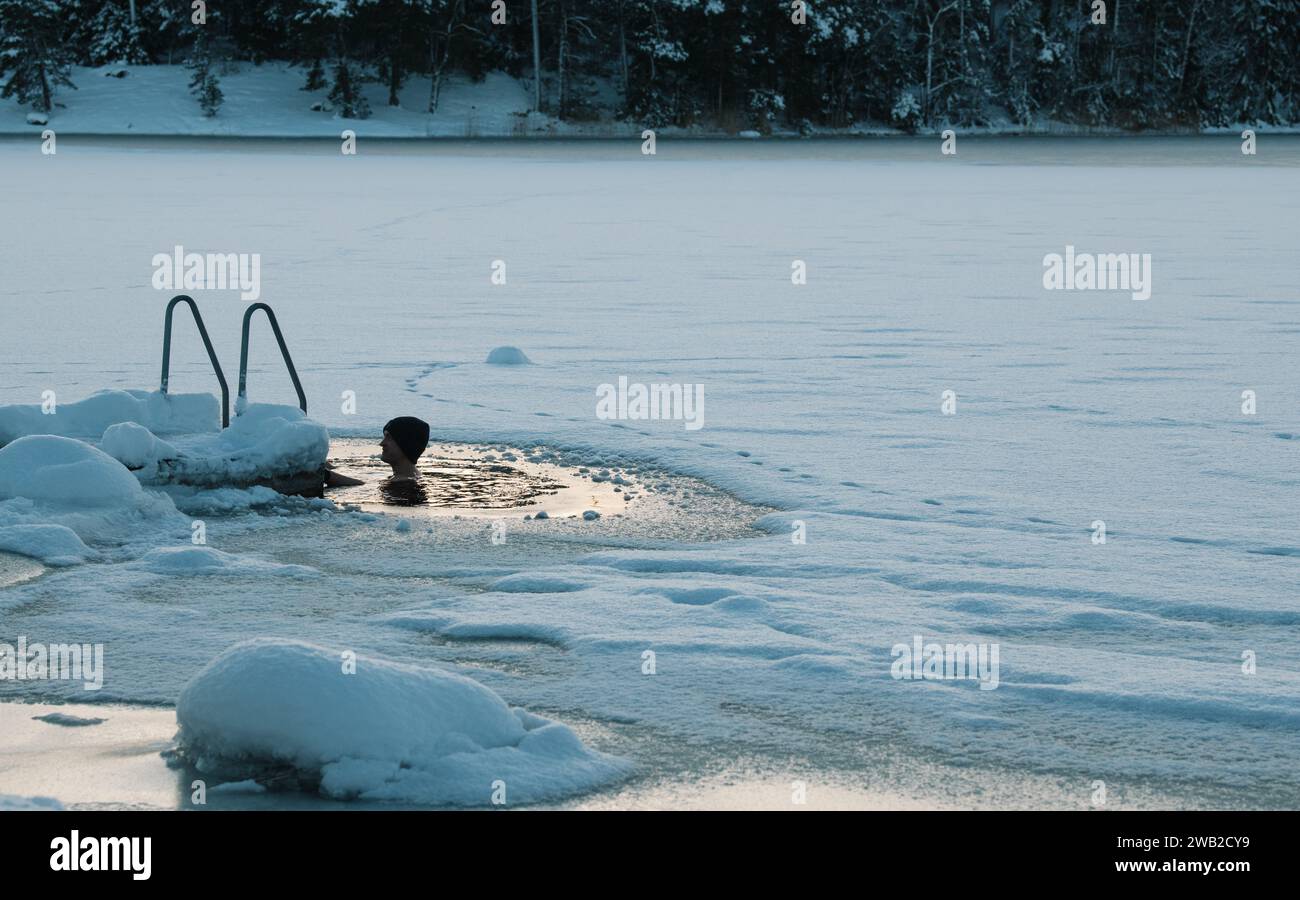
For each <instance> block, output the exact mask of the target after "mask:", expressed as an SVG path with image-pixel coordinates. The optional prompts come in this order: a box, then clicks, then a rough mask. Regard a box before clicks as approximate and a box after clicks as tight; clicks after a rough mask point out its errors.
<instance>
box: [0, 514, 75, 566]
mask: <svg viewBox="0 0 1300 900" xmlns="http://www.w3.org/2000/svg"><path fill="white" fill-rule="evenodd" d="M0 550H7V551H9V552H10V553H21V554H22V555H23V556H30V557H31V558H32V559H39V560H40V561H41V562H43V563H45V564H46V565H49V566H74V565H76V564H77V563H82V562H85V561H86V560H88V559H91V558H93V557H94V556H95V551H94V550H91V549H90V548H89V547H87V546H86V544H85V542H83V541H82V540H81V538H79V537H77V533H76V532H75V531H73V530H72V529H71V528H68V527H67V526H65V525H49V524H39V523H27V524H18V525H0Z"/></svg>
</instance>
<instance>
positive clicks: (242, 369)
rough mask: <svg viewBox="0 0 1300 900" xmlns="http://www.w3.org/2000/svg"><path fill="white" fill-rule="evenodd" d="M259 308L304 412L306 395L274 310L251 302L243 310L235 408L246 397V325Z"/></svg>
mask: <svg viewBox="0 0 1300 900" xmlns="http://www.w3.org/2000/svg"><path fill="white" fill-rule="evenodd" d="M259 309H261V310H265V311H266V318H267V320H268V321H269V322H270V323H271V331H273V332H275V342H276V343H277V344H279V345H280V355H281V356H283V357H284V364H285V366H286V367H288V369H289V377H290V378H291V379H293V389H294V390H295V391H297V392H298V408H299V409H301V410H302V411H303V412H306V411H307V395H306V394H304V393H303V390H302V382H301V381H299V380H298V370H297V369H295V368H294V367H293V357H291V356H290V355H289V348H288V347H287V346H285V343H284V334H283V333H282V332H281V331H280V323H279V322H277V321H276V320H275V312H274V311H273V310H272V309H271V307H269V306H267V305H266V304H265V303H253V304H251V305H250V306H249V307H248V309H246V310H244V334H243V337H242V338H241V339H240V342H239V399H238V400H236V401H235V404H236V408H237V409H238V408H240V407H242V406H243V404H244V402H245V401H246V400H247V399H248V326H249V323H250V322H252V321H253V313H255V312H257V311H258V310H259Z"/></svg>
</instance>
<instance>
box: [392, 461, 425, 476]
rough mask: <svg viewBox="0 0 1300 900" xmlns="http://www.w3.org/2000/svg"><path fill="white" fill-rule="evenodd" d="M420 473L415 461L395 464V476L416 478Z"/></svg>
mask: <svg viewBox="0 0 1300 900" xmlns="http://www.w3.org/2000/svg"><path fill="white" fill-rule="evenodd" d="M418 474H419V473H418V472H417V471H416V469H415V463H411V462H403V463H394V464H393V477H394V478H415V477H416V476H417V475H418Z"/></svg>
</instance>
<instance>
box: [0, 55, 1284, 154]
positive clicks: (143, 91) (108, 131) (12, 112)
mask: <svg viewBox="0 0 1300 900" xmlns="http://www.w3.org/2000/svg"><path fill="white" fill-rule="evenodd" d="M230 66H231V70H230V72H228V73H226V74H223V75H222V90H223V92H224V93H225V97H226V99H225V103H224V104H223V106H222V108H221V111H220V113H218V115H216V116H214V117H211V118H207V117H204V116H203V115H202V113H201V111H200V109H199V106H198V104H197V103H195V101H194V98H193V97H192V96H190V94H189V91H188V89H187V87H186V84H187V81H188V78H189V75H190V73H189V70H188V69H186V68H185V67H184V66H179V65H150V66H127V67H123V66H120V65H109V66H99V67H83V66H78V67H74V68H73V70H72V80H73V83H74V84H76V86H77V89H76V90H64V91H62V92H60V93H59V94H58V95H57V97H56V105H55V108H54V110H53V111H51V112H50V113H48V114H35V115H34V118H32V119H29V112H30V110H28V109H27V108H26V107H22V106H20V105H19V104H18V103H17V102H16V101H14V100H4V101H0V135H24V136H33V137H37V138H39V137H40V136H41V134H42V132H43V131H44V130H45V129H47V128H48V129H50V130H52V131H54V132H55V133H56V134H57V135H58V136H60V137H63V136H74V135H75V136H84V137H88V136H100V137H102V136H109V135H120V136H141V137H162V136H192V137H200V136H201V137H225V138H280V139H283V138H329V139H331V140H334V141H337V140H338V137H339V134H340V133H341V132H342V131H343V130H345V129H346V130H351V131H353V132H355V133H356V135H357V136H358V138H359V139H361V140H363V141H367V142H368V141H373V140H375V139H376V138H383V139H391V140H410V141H416V142H424V141H446V140H450V141H466V140H467V141H471V142H495V141H505V142H512V143H513V142H525V143H527V142H534V141H537V142H542V143H549V142H564V141H579V142H583V141H596V142H600V141H632V142H636V143H638V144H639V142H640V141H641V139H642V132H643V130H644V129H645V128H646V127H647V126H646V125H644V124H643V123H640V122H636V121H631V120H619V119H614V118H608V117H606V118H602V119H599V120H596V121H591V122H575V121H562V120H560V119H557V118H555V117H553V116H549V115H546V114H541V113H537V112H532V111H530V110H531V108H532V98H531V95H530V93H529V91H528V89H527V87H526V85H525V84H524V82H522V81H520V80H519V79H516V78H513V77H511V76H509V75H507V74H506V73H504V72H490V73H488V74H487V75H486V77H485V78H484V79H483V80H482V81H481V82H473V81H472V80H470V79H469V78H466V77H464V76H459V75H457V76H453V77H451V78H450V79H448V81H447V83H446V85H445V86H444V87H443V89H442V95H441V99H440V101H439V105H438V111H437V112H436V113H432V114H431V113H428V112H426V111H425V110H426V109H427V103H428V83H429V82H428V79H427V78H426V77H413V78H411V79H410V81H409V83H408V84H407V85H406V86H404V87H403V89H402V91H401V92H400V99H401V105H400V106H396V107H393V106H388V105H387V104H386V102H385V97H384V92H383V89H382V86H380V85H376V84H367V85H365V86H364V90H365V93H366V94H367V97H368V101H369V103H370V106H371V108H372V110H373V114H372V115H371V116H370V117H368V118H364V119H355V118H342V117H339V116H336V115H334V114H333V113H331V112H325V111H321V110H320V109H312V107H313V106H317V107H320V106H322V105H323V104H324V105H327V104H326V97H325V93H326V92H325V91H323V90H318V91H304V90H302V89H301V85H302V79H303V72H302V70H301V69H299V68H295V67H293V66H290V65H286V64H284V63H278V62H267V63H264V64H263V65H260V66H256V65H252V64H248V63H232V64H230ZM118 73H125V76H123V77H105V76H116V75H118ZM949 128H951V129H953V131H954V132H955V133H956V134H957V135H958V137H959V139H965V138H971V137H1081V138H1082V137H1093V138H1097V137H1103V138H1133V137H1184V136H1186V137H1194V136H1217V135H1235V136H1236V137H1237V138H1238V139H1240V136H1241V133H1242V131H1243V130H1245V129H1250V130H1252V131H1254V132H1255V133H1256V134H1258V135H1280V134H1297V133H1300V123H1291V124H1285V125H1266V124H1258V125H1252V124H1245V123H1243V124H1237V125H1230V126H1225V127H1221V128H1218V127H1216V128H1201V129H1195V128H1185V127H1178V128H1153V129H1148V130H1143V131H1131V130H1126V129H1122V128H1117V127H1114V126H1088V125H1077V124H1073V123H1068V122H1061V121H1055V120H1046V121H1042V122H1038V123H1033V124H1030V125H1022V124H1019V123H1016V122H1012V121H1009V120H1007V121H1000V122H994V123H992V124H988V125H983V126H979V127H965V126H956V125H950V124H948V123H942V122H936V123H934V124H933V125H927V126H922V127H920V128H919V129H918V130H917V131H916V132H915V133H909V132H907V131H905V130H902V129H899V128H895V127H893V126H891V125H888V124H885V123H883V122H864V123H861V124H857V125H851V126H846V127H842V128H828V127H811V128H807V129H805V131H804V132H802V133H801V132H800V131H799V130H798V129H794V128H788V127H787V128H781V127H773V128H772V130H771V133H770V134H766V135H760V134H759V132H757V131H749V130H740V131H730V130H728V129H726V128H720V127H717V126H707V127H706V126H698V125H697V126H691V127H677V126H666V127H660V128H655V129H654V130H655V134H656V135H657V138H658V139H660V140H671V141H686V140H701V141H721V142H726V143H729V144H732V143H734V144H746V143H773V142H775V143H782V144H783V143H786V142H788V141H805V140H812V141H818V140H849V141H853V140H862V139H869V138H881V137H892V138H924V139H925V140H927V141H933V140H938V139H940V138H941V137H942V136H943V134H944V132H945V130H947V129H949Z"/></svg>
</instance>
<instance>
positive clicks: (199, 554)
mask: <svg viewBox="0 0 1300 900" xmlns="http://www.w3.org/2000/svg"><path fill="white" fill-rule="evenodd" d="M132 566H134V567H135V568H139V569H144V570H145V571H147V572H153V573H154V574H156V575H258V576H263V575H293V576H302V575H317V574H319V573H318V572H317V571H316V570H315V569H313V568H310V567H309V566H292V565H285V564H282V563H274V562H265V561H263V560H260V559H252V558H250V557H246V556H237V555H235V554H232V553H224V552H222V551H221V550H217V549H216V548H214V547H159V548H158V549H156V550H150V551H149V552H148V553H146V554H145V555H144V556H142V557H140V559H138V560H136V561H135V562H134V563H132Z"/></svg>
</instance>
